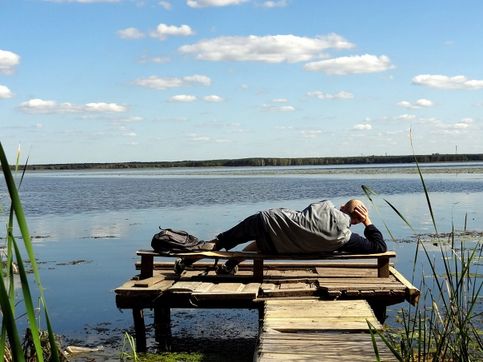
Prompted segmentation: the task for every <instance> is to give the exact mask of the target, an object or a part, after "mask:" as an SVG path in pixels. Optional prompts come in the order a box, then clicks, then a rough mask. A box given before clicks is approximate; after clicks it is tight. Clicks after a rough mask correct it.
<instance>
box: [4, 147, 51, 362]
mask: <svg viewBox="0 0 483 362" xmlns="http://www.w3.org/2000/svg"><path fill="white" fill-rule="evenodd" d="M0 163H1V167H2V171H3V175H4V177H5V182H6V185H7V189H8V193H9V196H10V200H11V203H12V207H11V209H12V210H13V214H10V215H11V217H10V221H9V229H10V230H11V228H10V226H12V225H13V221H12V220H13V215H15V218H16V220H17V224H18V227H19V229H20V233H21V235H22V239H23V242H24V246H25V250H26V252H27V255H28V257H29V260H30V263H31V267H32V270H33V274H34V280H35V282H36V284H37V287H38V289H39V293H40V300H41V303H42V305H43V308H44V313H45V316H46V321H47V327H48V332H49V342H50V345H51V352H52V355H51V361H59V360H60V359H59V354H58V351H57V344H56V342H55V336H54V334H53V330H52V326H51V325H50V320H49V318H48V313H47V306H46V302H45V295H44V289H43V287H42V284H41V282H40V274H39V270H38V266H37V262H36V259H35V254H34V250H33V247H32V241H31V238H30V232H29V229H28V225H27V220H26V217H25V213H24V211H23V207H22V204H21V201H20V197H19V194H18V189H17V186H16V184H15V181H14V178H13V175H12V172H11V170H10V166H9V164H8V161H7V157H6V155H5V152H4V150H3V146H2V144H1V142H0ZM17 164H18V161H17ZM25 169H26V167H25V168H24V173H25ZM24 173H23V174H22V179H23V175H24ZM22 179H21V180H22ZM13 245H14V246H15V247H16V243H15V242H14V243H13ZM17 250H18V248H16V256H17V262H18V263H19V264H23V263H22V258H21V255H20V253H19V252H17ZM24 273H25V270H24ZM24 276H25V275H24ZM21 281H22V290H23V292H24V299H25V300H24V302H25V304H26V308H27V314H28V319H29V324H30V328H31V330H32V332H33V331H36V332H35V333H34V332H33V333H32V335H33V338H34V341H35V339H36V338H37V339H38V338H39V333H38V329H37V326H36V323H35V314H34V309H33V303H32V301H31V296H30V291H29V289H28V287H27V288H26V287H25V284H24V283H25V281H26V278H24V277H23V276H21ZM2 286H3V288H2V290H0V292H1V295H0V296H1V297H2V298H1V299H2V311H3V307H4V306H5V307H7V306H10V308H9V309H8V311H5V313H7V314H10V315H11V317H12V319H11V320H10V319H7V322H6V330H7V334H8V337H9V340H10V342H11V343H12V342H13V343H17V342H19V340H20V339H19V338H18V332H17V331H16V324H15V319H14V317H15V315H14V313H13V307H12V303H11V302H10V298H9V295H8V294H7V291H6V290H5V288H4V287H5V286H4V283H3V278H2ZM27 289H28V292H27ZM4 297H7V299H4ZM6 301H8V305H7V302H6ZM29 309H30V310H29ZM32 315H33V316H34V317H33V319H32ZM4 318H5V315H4ZM11 323H13V326H12V325H11ZM11 334H12V335H11ZM34 344H35V349H36V354H37V358H38V360H39V361H42V360H43V353H42V352H41V351H39V350H38V348H37V346H38V345H40V344H37V343H36V342H34ZM14 348H15V350H16V352H15V353H16V354H17V353H18V350H17V349H18V348H19V346H18V345H15V344H14V345H13V347H12V349H14ZM20 349H21V346H20ZM18 358H20V357H18ZM22 358H23V357H22ZM15 360H19V361H21V360H23V359H15Z"/></svg>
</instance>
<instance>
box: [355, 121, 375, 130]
mask: <svg viewBox="0 0 483 362" xmlns="http://www.w3.org/2000/svg"><path fill="white" fill-rule="evenodd" d="M353 128H354V129H356V130H358V131H368V130H371V129H372V125H371V124H369V123H359V124H356V125H355V126H354V127H353Z"/></svg>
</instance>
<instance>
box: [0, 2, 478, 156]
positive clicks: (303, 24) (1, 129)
mask: <svg viewBox="0 0 483 362" xmlns="http://www.w3.org/2000/svg"><path fill="white" fill-rule="evenodd" d="M482 18H483V2H481V1H476V0H475V1H466V0H463V1H447V0H440V1H432V0H426V1H413V0H411V1H398V2H396V1H379V0H371V1H369V0H367V1H363V0H358V1H356V0H353V1H347V0H333V1H329V0H272V1H265V0H165V1H161V0H50V1H49V0H25V1H24V0H3V1H1V2H0V141H1V142H2V144H3V146H4V148H5V149H6V151H7V153H9V154H11V155H15V152H16V150H17V147H18V145H20V147H21V150H22V152H23V156H24V157H26V155H28V156H29V157H30V162H31V163H63V162H119V161H161V160H186V159H190V160H200V159H218V158H244V157H311V156H316V157H324V156H359V155H373V154H374V155H384V154H388V155H399V154H409V153H411V146H410V140H409V130H410V129H411V130H412V135H413V142H414V145H415V148H416V152H417V153H455V152H458V153H481V152H483V147H482V141H481V140H482V139H483V66H482V64H483V48H482V47H481V46H480V44H481V39H483V28H482V26H483V25H482V24H483V22H482V21H481V19H482ZM12 157H13V156H11V158H12Z"/></svg>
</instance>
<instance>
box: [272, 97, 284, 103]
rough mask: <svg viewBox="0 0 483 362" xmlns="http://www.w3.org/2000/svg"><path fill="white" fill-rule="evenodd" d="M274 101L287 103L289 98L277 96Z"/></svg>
mask: <svg viewBox="0 0 483 362" xmlns="http://www.w3.org/2000/svg"><path fill="white" fill-rule="evenodd" d="M272 102H273V103H287V102H288V99H287V98H275V99H272Z"/></svg>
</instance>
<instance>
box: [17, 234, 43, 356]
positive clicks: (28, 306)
mask: <svg viewBox="0 0 483 362" xmlns="http://www.w3.org/2000/svg"><path fill="white" fill-rule="evenodd" d="M12 241H13V246H14V249H15V256H16V259H17V264H18V271H19V276H20V282H21V285H22V293H23V300H24V303H25V310H26V313H27V318H28V321H29V327H30V329H31V331H32V340H33V342H34V346H35V352H36V354H37V359H38V361H39V362H42V361H43V360H44V358H43V352H42V345H41V344H40V333H39V330H38V328H37V322H36V320H35V308H34V305H33V303H32V295H31V293H30V287H29V282H28V279H27V272H26V271H25V267H24V264H23V260H22V256H21V255H20V250H19V249H18V246H17V242H16V241H15V238H12Z"/></svg>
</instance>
